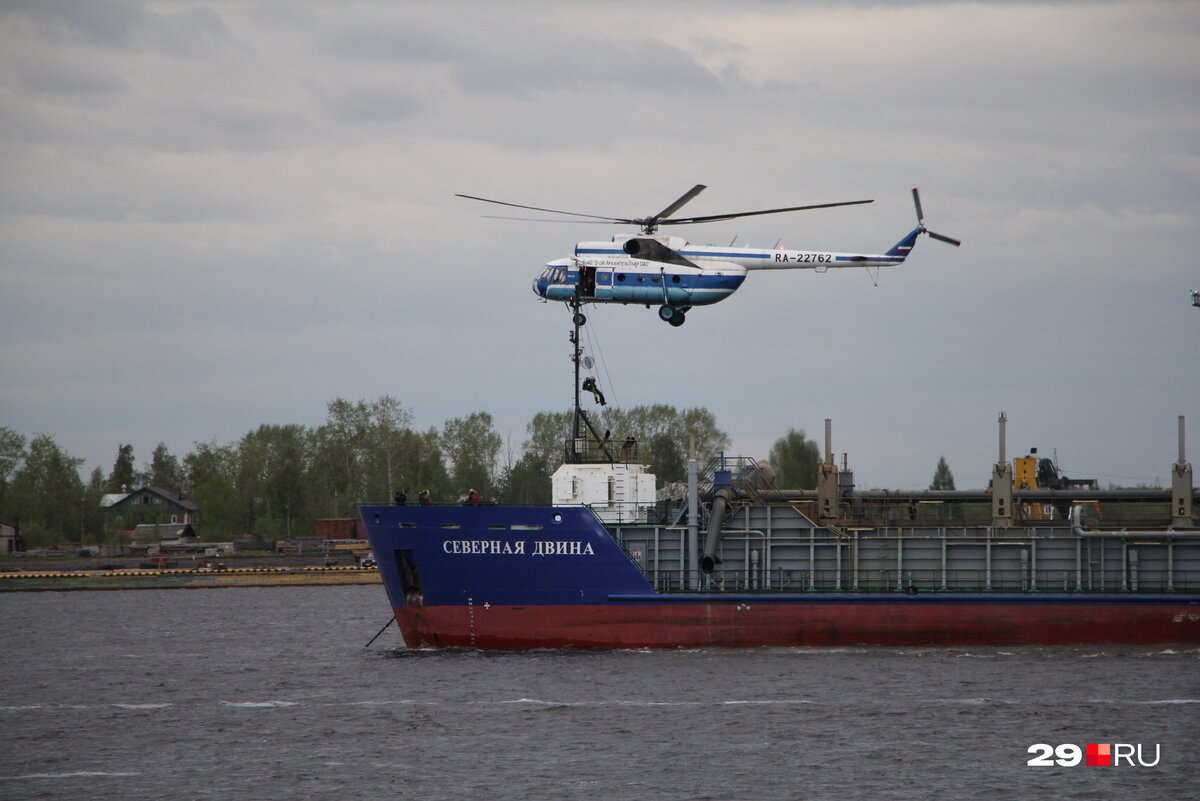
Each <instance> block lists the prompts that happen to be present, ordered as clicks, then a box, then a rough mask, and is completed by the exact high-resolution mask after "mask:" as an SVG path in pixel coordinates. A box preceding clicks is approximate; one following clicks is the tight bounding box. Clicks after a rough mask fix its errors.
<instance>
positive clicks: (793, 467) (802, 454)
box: [767, 428, 821, 489]
mask: <svg viewBox="0 0 1200 801" xmlns="http://www.w3.org/2000/svg"><path fill="white" fill-rule="evenodd" d="M767 460H768V461H769V462H770V463H771V466H772V467H774V468H775V482H776V484H777V485H779V486H780V487H784V488H787V489H816V486H817V466H818V465H819V464H820V463H821V451H820V450H819V449H818V448H817V443H815V442H813V441H812V440H810V439H807V438H806V437H805V436H804V431H803V430H800V431H797V430H796V429H794V428H789V429H788V432H787V433H786V434H784V435H783V436H782V437H780V438H779V439H777V440H775V444H774V445H772V446H771V452H770V455H769V456H768V457H767Z"/></svg>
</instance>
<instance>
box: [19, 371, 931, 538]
mask: <svg viewBox="0 0 1200 801" xmlns="http://www.w3.org/2000/svg"><path fill="white" fill-rule="evenodd" d="M593 423H594V424H595V426H596V428H597V429H598V430H599V431H601V432H606V433H608V434H610V435H614V439H615V440H616V441H617V442H620V441H622V440H624V439H625V438H626V437H633V438H634V439H635V440H637V442H638V458H637V460H638V461H639V462H641V463H643V464H647V465H649V466H650V469H651V471H652V472H654V473H655V474H656V475H657V477H658V480H659V481H660V482H663V483H665V482H675V481H685V480H686V478H687V447H688V443H689V442H694V443H695V447H696V452H697V456H698V458H699V459H700V461H701V463H702V464H703V463H704V462H707V461H708V460H709V459H711V458H713V457H714V456H716V455H717V454H718V453H720V452H722V451H724V450H726V449H727V448H728V447H729V444H730V440H729V436H728V435H727V434H726V433H725V432H724V431H722V430H721V429H720V428H719V427H718V426H717V422H716V419H715V418H714V416H713V415H712V413H711V412H709V411H708V410H707V409H704V408H690V409H682V410H680V409H677V408H675V407H674V406H670V405H665V404H654V405H649V406H635V407H632V408H629V409H616V408H612V407H604V408H602V409H600V410H597V412H596V413H595V414H594V415H593ZM572 425H573V413H572V412H570V411H564V412H548V411H547V412H538V413H537V414H535V415H534V416H533V418H532V419H531V420H530V421H529V423H528V424H527V426H526V438H525V440H524V441H523V442H522V443H521V445H520V446H519V448H516V447H513V444H512V443H511V442H509V443H506V442H505V440H504V438H503V437H501V435H500V434H499V433H498V432H497V431H496V429H495V425H494V421H493V419H492V416H491V415H490V414H489V413H487V412H483V411H480V412H475V413H473V414H469V415H467V416H465V417H455V418H452V419H450V420H446V421H445V422H444V423H443V425H442V426H441V428H437V427H431V428H428V429H424V430H421V429H418V428H416V427H415V426H414V424H413V415H412V412H411V411H410V410H408V409H407V408H405V407H404V406H403V405H402V404H401V403H400V401H398V400H397V399H396V398H393V397H391V396H387V395H385V396H382V397H380V398H378V399H376V400H374V401H366V400H358V401H349V400H346V399H344V398H337V399H335V400H333V401H330V402H329V404H328V405H327V407H326V417H325V421H324V422H323V423H321V424H320V425H317V426H304V425H297V424H286V425H277V424H264V425H260V426H259V427H258V428H256V429H254V430H252V431H248V432H247V433H246V434H244V435H242V436H241V437H240V438H238V439H237V440H235V441H233V442H228V443H224V444H221V443H218V442H207V443H202V442H198V443H194V447H193V448H192V450H191V451H189V452H188V453H187V454H185V455H184V456H182V457H178V456H176V455H175V454H173V453H172V452H171V451H170V450H169V449H168V448H167V446H166V445H165V444H163V443H159V445H158V447H156V448H155V449H154V451H153V453H152V454H151V456H150V459H149V460H148V461H146V462H145V463H144V464H143V465H142V466H141V467H140V468H139V467H138V466H137V462H136V458H135V454H134V449H133V446H132V445H130V444H120V445H118V447H117V452H116V457H115V459H114V461H113V465H112V469H111V470H110V471H108V472H107V473H105V472H104V471H103V470H102V469H101V468H99V467H96V468H94V469H93V470H92V472H91V473H90V475H89V477H88V478H87V479H86V480H85V479H83V478H81V476H80V470H81V469H82V468H83V464H84V460H83V459H79V458H75V457H73V456H71V455H70V454H68V453H67V452H66V451H65V450H64V449H63V448H62V447H61V446H59V445H58V443H56V442H55V441H54V437H53V436H52V435H50V434H35V435H34V436H33V437H31V438H29V439H28V440H27V439H26V437H24V436H23V435H21V434H19V433H18V432H16V431H14V430H12V429H11V428H8V427H5V426H0V521H2V522H5V523H11V524H19V525H20V527H21V529H22V534H23V538H24V541H25V544H26V547H28V548H37V547H44V546H48V545H54V544H59V543H64V542H79V543H81V544H82V543H89V544H90V543H95V544H105V543H115V542H118V541H119V540H118V539H117V537H118V533H117V530H116V528H117V526H116V525H115V523H114V521H113V520H111V519H109V517H108V516H107V515H106V514H105V512H104V509H103V508H102V506H101V500H102V498H103V496H104V495H105V494H110V493H123V492H131V491H133V490H135V489H137V488H139V487H142V486H156V487H161V488H163V489H166V490H168V491H180V492H182V493H183V494H184V496H185V497H187V498H188V499H190V500H191V501H192V502H193V503H194V504H195V505H196V508H197V510H198V512H197V515H198V520H197V523H196V526H195V528H196V530H197V533H198V534H199V535H200V537H201V538H202V539H204V540H208V541H227V540H231V539H239V538H253V539H259V540H271V539H289V538H292V537H295V536H303V535H306V534H308V533H310V532H311V530H312V521H313V520H315V519H318V518H328V517H352V516H355V515H356V514H357V510H356V504H358V503H359V502H362V501H386V500H390V499H391V498H392V497H393V496H394V494H395V493H396V492H397V491H400V490H407V491H408V492H409V494H410V496H415V494H416V493H417V492H419V491H420V490H429V492H430V494H431V495H432V496H433V498H434V500H435V502H441V503H445V502H451V503H452V502H457V501H458V500H460V499H461V498H462V497H464V496H465V495H466V494H467V492H468V490H471V489H474V490H476V491H477V492H478V493H479V494H480V495H481V496H483V497H484V498H485V499H488V500H495V501H497V502H499V503H511V504H548V503H550V500H551V497H550V477H551V475H552V474H553V473H554V471H555V470H557V469H558V467H559V466H560V465H561V464H562V462H563V457H564V453H565V450H566V443H567V439H568V437H569V436H570V434H571V432H572ZM768 458H769V461H770V463H771V465H772V466H773V467H774V468H775V474H776V484H777V486H780V487H786V488H791V489H812V488H815V487H816V483H817V465H818V464H819V463H820V452H819V450H818V448H817V444H816V443H815V442H814V441H812V440H810V439H808V438H807V436H806V435H805V433H804V431H802V430H797V429H790V430H789V431H788V432H787V434H785V435H784V436H783V437H781V438H780V439H778V440H777V441H776V442H775V444H774V446H773V447H772V448H771V451H770V455H769V457H768ZM953 487H954V478H953V476H952V475H951V474H950V472H949V468H948V467H947V466H946V464H945V460H944V459H942V460H941V461H940V462H939V464H938V468H937V471H936V472H935V475H934V480H933V483H932V484H931V489H953Z"/></svg>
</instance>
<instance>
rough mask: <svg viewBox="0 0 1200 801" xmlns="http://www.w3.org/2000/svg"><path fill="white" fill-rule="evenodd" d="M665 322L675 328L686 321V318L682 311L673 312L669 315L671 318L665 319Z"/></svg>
mask: <svg viewBox="0 0 1200 801" xmlns="http://www.w3.org/2000/svg"><path fill="white" fill-rule="evenodd" d="M667 322H668V323H670V324H671V325H672V326H674V327H675V328H678V327H679V326H681V325H683V324H684V322H686V318H685V317H684V316H683V312H675V314H673V315H671V319H670V320H667Z"/></svg>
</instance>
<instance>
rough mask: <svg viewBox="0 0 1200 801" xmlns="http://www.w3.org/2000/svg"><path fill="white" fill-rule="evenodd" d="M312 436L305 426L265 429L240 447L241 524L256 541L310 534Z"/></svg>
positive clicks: (243, 439)
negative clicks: (307, 497)
mask: <svg viewBox="0 0 1200 801" xmlns="http://www.w3.org/2000/svg"><path fill="white" fill-rule="evenodd" d="M309 437H310V432H309V431H308V429H306V428H305V427H304V426H300V425H295V424H289V425H261V426H259V427H258V428H257V429H255V430H254V431H251V432H249V433H247V434H246V435H245V436H243V437H242V439H241V440H240V441H239V442H238V465H237V479H236V487H237V494H238V498H239V502H240V506H241V510H242V525H243V528H244V531H245V532H246V533H248V534H250V535H251V536H253V537H255V538H256V539H275V538H288V537H294V536H296V535H297V534H300V533H308V524H309V519H308V509H307V508H306V503H305V494H304V485H305V481H304V476H305V474H306V472H307V469H308V461H309V459H308V441H309ZM219 488H220V487H219V485H218V486H217V487H216V488H215V489H219Z"/></svg>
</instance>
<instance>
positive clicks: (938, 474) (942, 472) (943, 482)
mask: <svg viewBox="0 0 1200 801" xmlns="http://www.w3.org/2000/svg"><path fill="white" fill-rule="evenodd" d="M929 488H930V489H931V490H952V489H954V474H953V473H951V472H950V465H948V464H946V457H945V456H943V457H941V458H939V459H938V463H937V469H936V470H934V471H933V481H931V482H930V484H929Z"/></svg>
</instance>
